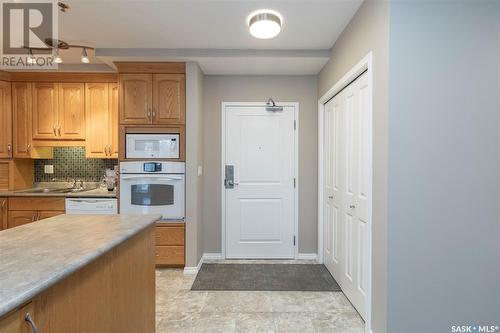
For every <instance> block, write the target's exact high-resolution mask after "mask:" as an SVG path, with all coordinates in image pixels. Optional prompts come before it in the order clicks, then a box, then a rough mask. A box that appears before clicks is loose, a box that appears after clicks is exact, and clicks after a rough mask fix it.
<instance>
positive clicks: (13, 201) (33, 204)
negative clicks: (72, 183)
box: [9, 197, 65, 210]
mask: <svg viewBox="0 0 500 333" xmlns="http://www.w3.org/2000/svg"><path fill="white" fill-rule="evenodd" d="M9 210H65V208H64V198H62V197H56V198H46V197H45V198H42V197H22V198H21V197H17V198H9Z"/></svg>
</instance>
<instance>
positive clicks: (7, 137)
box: [0, 81, 12, 158]
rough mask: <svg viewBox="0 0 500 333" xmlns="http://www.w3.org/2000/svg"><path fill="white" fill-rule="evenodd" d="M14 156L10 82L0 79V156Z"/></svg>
mask: <svg viewBox="0 0 500 333" xmlns="http://www.w3.org/2000/svg"><path fill="white" fill-rule="evenodd" d="M9 157H12V107H11V87H10V82H5V81H0V158H9Z"/></svg>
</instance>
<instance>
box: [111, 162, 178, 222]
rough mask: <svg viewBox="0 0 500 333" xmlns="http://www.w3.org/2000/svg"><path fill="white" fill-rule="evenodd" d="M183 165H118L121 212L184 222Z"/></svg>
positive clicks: (146, 163)
mask: <svg viewBox="0 0 500 333" xmlns="http://www.w3.org/2000/svg"><path fill="white" fill-rule="evenodd" d="M184 186H185V163H184V162H150V161H147V162H146V161H142V162H140V161H134V162H121V163H120V213H122V214H161V215H162V218H163V219H173V220H178V219H184V215H185V212H184V210H185V197H184V188H185V187H184Z"/></svg>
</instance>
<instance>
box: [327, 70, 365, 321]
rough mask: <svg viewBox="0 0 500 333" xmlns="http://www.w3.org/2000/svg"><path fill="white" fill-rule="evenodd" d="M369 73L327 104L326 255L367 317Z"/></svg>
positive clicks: (335, 274) (350, 297)
mask: <svg viewBox="0 0 500 333" xmlns="http://www.w3.org/2000/svg"><path fill="white" fill-rule="evenodd" d="M369 88H370V87H369V85H368V80H367V75H366V73H365V74H363V75H361V76H360V77H359V78H357V79H356V80H355V81H354V82H352V83H351V84H350V85H349V86H347V87H346V88H344V90H343V91H341V92H340V93H339V94H337V95H336V96H335V97H334V98H333V99H332V100H330V101H329V102H328V103H327V104H326V105H325V115H324V175H325V176H324V179H325V181H324V185H323V188H324V197H325V204H324V213H323V216H324V244H325V245H324V258H325V264H326V266H327V268H328V269H329V270H330V272H331V273H332V275H333V277H334V278H335V279H336V280H337V282H339V284H340V287H341V288H342V291H343V292H344V293H345V295H346V296H347V297H348V298H349V300H350V301H351V303H352V304H353V305H354V307H355V308H356V310H358V312H359V313H360V315H361V316H362V317H363V318H365V317H366V297H367V286H368V275H367V273H368V237H369V234H368V233H369V223H370V202H371V192H370V191H371V161H370V158H371V155H370V151H371V150H370V149H371V148H370V144H371V138H370V135H371V134H370V133H371V131H370V126H371V120H370V117H371V115H370V113H369V112H370V108H369V104H368V103H369V96H370V91H369Z"/></svg>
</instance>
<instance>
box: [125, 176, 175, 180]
mask: <svg viewBox="0 0 500 333" xmlns="http://www.w3.org/2000/svg"><path fill="white" fill-rule="evenodd" d="M128 179H155V180H159V179H165V180H182V177H170V176H156V177H155V176H122V180H128Z"/></svg>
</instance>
